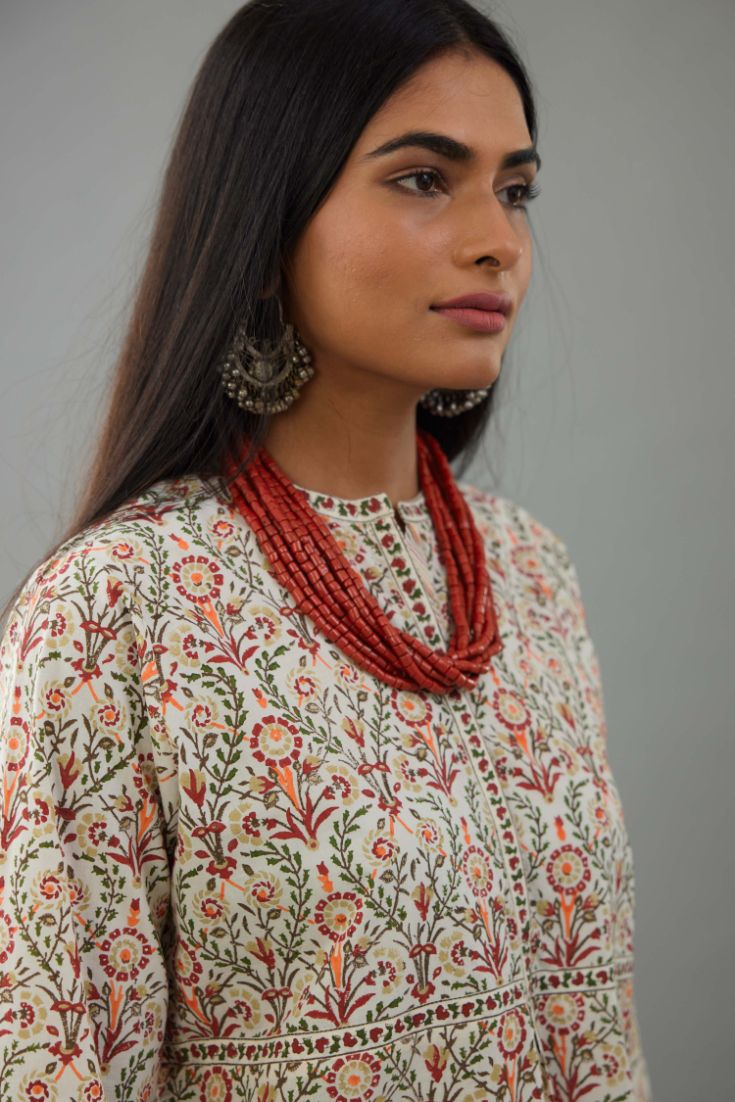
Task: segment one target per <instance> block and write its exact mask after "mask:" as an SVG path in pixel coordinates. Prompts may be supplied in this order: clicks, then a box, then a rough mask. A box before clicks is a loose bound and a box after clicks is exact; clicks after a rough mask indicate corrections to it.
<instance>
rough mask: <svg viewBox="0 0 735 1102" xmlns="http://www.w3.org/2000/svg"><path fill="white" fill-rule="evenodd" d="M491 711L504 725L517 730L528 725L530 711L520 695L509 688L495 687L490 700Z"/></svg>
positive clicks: (511, 729)
mask: <svg viewBox="0 0 735 1102" xmlns="http://www.w3.org/2000/svg"><path fill="white" fill-rule="evenodd" d="M492 706H493V711H494V712H495V715H496V716H497V717H498V719H499V720H500V722H501V723H502V724H503V726H504V727H507V728H508V729H509V730H510V731H518V730H520V729H521V728H523V727H528V725H529V723H530V722H531V713H530V712H529V710H528V708H527V706H526V705H525V704H524V702H523V700H522V699H521V697H519V696H518V694H517V693H515V692H513V691H512V690H510V689H496V690H495V692H494V693H493V700H492Z"/></svg>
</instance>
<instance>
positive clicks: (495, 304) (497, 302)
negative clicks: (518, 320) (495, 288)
mask: <svg viewBox="0 0 735 1102" xmlns="http://www.w3.org/2000/svg"><path fill="white" fill-rule="evenodd" d="M447 307H449V308H451V309H455V307H457V308H461V309H469V310H490V311H493V312H499V313H501V314H509V313H510V312H511V310H512V309H513V299H512V298H511V297H510V295H505V294H495V293H493V292H491V291H470V292H469V293H468V294H466V295H457V297H456V298H448V299H445V300H444V302H435V303H434V304H433V305H432V307H431V308H432V310H444V309H446V308H447Z"/></svg>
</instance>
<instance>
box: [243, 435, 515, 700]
mask: <svg viewBox="0 0 735 1102" xmlns="http://www.w3.org/2000/svg"><path fill="white" fill-rule="evenodd" d="M417 448H418V473H419V483H420V486H421V490H422V491H423V494H424V497H425V499H426V504H427V507H428V510H429V514H430V516H431V519H432V522H433V524H434V531H435V532H436V538H437V544H438V547H439V555H440V558H441V561H442V565H443V566H444V569H445V571H446V577H447V588H448V594H449V602H450V607H451V613H452V619H453V624H454V631H453V635H452V639H451V642H450V644H449V649H448V650H447V651H442V650H432V649H431V647H429V646H428V645H427V644H426V643H424V642H423V641H422V640H421V639H418V638H416V637H415V636H413V635H412V634H411V633H410V632H407V631H401V630H399V629H398V628H396V627H395V626H394V625H393V624H392V623H391V621H390V620H389V619H388V617H387V616H386V614H385V612H384V611H383V609H382V608H381V607H380V605H379V604H378V602H377V600H376V599H375V598H374V597H373V595H372V594H371V593H370V591H369V590H368V588H367V586H366V585H365V582H364V580H363V579H362V577H361V576H360V574H359V573H358V571H357V570H355V569H354V567H353V566H352V564H351V563H350V562H349V560H348V559H347V557H346V556H345V554H344V552H343V551H342V549H341V548H340V546H339V544H338V543H337V541H336V540H335V538H334V535H333V534H332V532H331V531H330V529H329V527H328V525H327V522H326V520H325V519H324V517H323V516H322V515H321V514H320V513H319V512H317V511H316V510H315V509H314V508H313V507H312V505H311V503H310V502H309V500H308V498H307V496H306V494H305V493H304V491H303V490H302V489H300V488H298V487H296V486H295V485H294V484H293V482H291V480H290V479H289V478H287V476H286V475H285V474H284V472H283V471H282V470H281V469H280V467H279V466H278V465H277V464H276V462H275V461H274V459H273V458H272V456H270V455H269V454H268V452H266V450H265V448H263V447H262V446H261V447H260V448H259V450H258V452H257V453H256V455H255V457H254V458H253V459H251V461H250V462H249V464H248V465H247V467H246V468H245V470H244V471H241V472H240V473H239V474H238V475H236V476H235V477H234V479H233V480H232V482H231V483H230V491H231V493H232V497H233V501H234V502H235V505H236V506H237V508H238V509H239V510H240V512H241V513H242V515H243V516H244V517H245V519H246V521H247V522H248V524H249V525H250V527H251V528H252V530H253V532H254V533H255V536H256V539H257V541H258V545H259V546H260V548H261V550H262V551H263V553H264V554H265V555H266V556H267V558H268V560H269V561H270V563H271V565H272V568H273V572H274V574H275V576H276V578H277V579H278V581H279V582H280V583H281V584H282V585H283V586H284V587H285V588H286V589H287V590H288V591H289V592H290V593H291V595H292V596H293V597H294V598H295V600H296V604H297V607H298V608H299V609H300V610H301V611H302V612H304V613H306V614H307V615H308V616H309V617H310V618H311V619H312V620H313V621H314V623H315V624H316V625H317V626H318V627H319V628H320V629H321V631H322V632H323V633H324V634H325V635H326V636H327V638H328V639H330V640H331V641H332V642H334V643H336V644H337V645H338V646H339V647H340V648H341V649H342V650H343V651H344V652H345V654H347V655H349V657H350V658H352V659H354V661H355V662H356V663H357V665H358V666H359V667H360V668H361V669H363V670H365V671H367V672H368V673H371V674H374V675H375V676H376V677H378V678H379V679H380V680H381V681H384V682H386V683H387V684H389V685H394V686H395V687H397V688H400V689H412V690H416V689H427V690H429V691H430V692H433V693H445V692H449V691H450V690H451V689H453V688H461V689H465V688H474V687H475V685H476V684H477V680H478V678H479V676H480V674H481V673H484V672H486V671H487V670H489V668H490V659H491V658H492V657H493V655H495V654H497V652H498V651H499V650H500V649H501V647H502V642H501V640H500V636H499V634H498V630H497V621H496V617H495V611H494V608H493V601H492V592H491V588H490V578H489V575H488V571H487V565H486V561H485V551H484V547H483V541H482V537H481V536H480V533H479V532H478V530H477V527H476V525H475V522H474V518H473V516H472V513H471V511H470V508H469V506H468V504H467V502H466V501H465V499H464V497H463V495H462V493H461V491H460V490H459V488H458V486H457V484H456V482H455V481H454V476H453V474H452V469H451V467H450V466H449V461H448V460H447V458H446V456H445V455H444V452H443V451H442V449H441V447H440V445H439V443H438V442H437V440H436V439H435V438H434V437H433V436H432V435H431V434H430V433H428V432H426V431H425V430H423V429H418V430H417ZM235 470H236V463H235V462H231V463H230V464H229V465H228V469H227V475H228V478H232V476H233V474H234V472H235Z"/></svg>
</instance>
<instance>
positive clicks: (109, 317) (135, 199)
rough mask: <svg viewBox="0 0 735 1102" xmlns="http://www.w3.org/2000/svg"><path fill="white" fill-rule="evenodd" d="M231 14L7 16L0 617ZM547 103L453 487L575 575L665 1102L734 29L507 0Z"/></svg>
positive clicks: (699, 702) (112, 335) (690, 1011)
mask: <svg viewBox="0 0 735 1102" xmlns="http://www.w3.org/2000/svg"><path fill="white" fill-rule="evenodd" d="M237 6H238V5H237V4H235V3H230V2H225V0H208V2H207V3H206V4H202V3H197V2H195V0H155V2H151V0H126V2H125V3H124V4H120V3H113V2H111V0H94V2H92V0H64V3H58V0H53V2H52V0H3V3H2V7H1V8H0V11H1V13H2V14H1V16H0V20H1V27H0V31H1V35H0V42H1V45H0V103H2V104H3V111H2V118H1V122H0V127H1V129H0V141H1V142H2V146H1V148H2V150H3V170H2V176H1V179H0V210H2V212H3V214H2V218H1V219H0V234H1V235H2V237H1V240H0V246H1V247H2V257H3V263H2V266H1V268H0V280H2V285H1V288H0V290H1V292H2V293H1V294H0V342H1V349H0V351H1V354H0V396H1V398H2V401H1V402H0V459H1V460H2V469H3V479H2V490H1V493H2V501H1V505H2V516H3V518H4V524H3V526H2V534H1V537H0V597H3V598H4V597H5V596H6V595H7V594H8V593H9V592H10V590H11V589H12V588H13V586H14V585H15V584H16V582H17V581H18V580H19V578H20V576H21V574H23V573H24V572H25V571H26V570H27V569H28V568H29V567H30V565H31V564H32V563H33V562H34V561H35V560H36V559H37V558H38V557H40V556H41V555H42V554H43V553H45V550H46V548H47V547H48V546H49V545H50V543H51V541H52V539H53V538H54V536H55V534H56V532H57V530H60V526H61V523H62V521H63V519H64V517H65V516H66V513H67V511H68V510H69V509H70V507H71V502H72V501H73V498H74V494H75V492H76V488H77V486H78V482H79V476H80V472H81V471H82V469H83V463H84V460H85V458H86V457H87V456H88V453H89V447H90V440H91V435H90V434H91V433H92V431H93V428H94V427H95V426H96V424H97V415H98V411H99V404H100V402H101V400H102V398H103V396H104V391H105V387H106V385H107V380H108V377H109V369H110V365H111V364H112V362H113V360H114V355H115V352H116V350H117V344H118V339H119V335H120V326H121V324H122V322H123V320H124V317H125V311H126V308H127V304H128V298H129V295H130V292H131V289H132V286H133V281H134V278H135V275H136V272H137V270H138V266H139V264H140V262H141V260H142V257H143V255H144V251H145V244H146V233H147V231H148V229H149V226H150V219H151V214H152V210H153V204H154V202H155V198H156V192H157V187H158V183H159V180H160V173H161V171H162V167H163V164H164V161H165V158H166V156H167V154H168V149H169V143H170V140H171V136H172V133H173V129H174V126H175V124H176V120H177V117H178V113H179V111H180V109H181V106H182V103H183V99H184V96H185V94H186V92H187V90H188V87H189V85H190V82H191V80H192V79H193V76H194V73H195V71H196V69H197V67H198V64H199V62H200V60H201V58H202V56H203V53H204V51H205V50H206V48H207V46H208V44H209V42H210V41H211V39H212V38H213V36H214V35H215V33H216V32H217V31H218V30H219V29H220V27H221V26H222V24H223V23H224V21H225V20H226V18H227V17H228V16H229V15H230V14H231V13H232V12H233V11H234V10H235V9H236V7H237ZM486 10H490V11H491V14H493V13H494V14H496V15H497V16H498V17H499V18H500V20H501V22H502V23H503V25H504V26H505V27H506V28H507V29H509V30H510V31H511V33H512V34H513V36H514V38H515V40H516V42H517V44H518V46H519V47H520V49H521V51H522V54H523V56H524V58H525V59H526V60H527V62H528V64H529V67H530V70H531V74H532V77H533V79H534V82H535V84H536V86H537V89H538V93H539V109H540V123H541V129H540V140H539V148H540V151H541V155H542V157H543V160H544V167H543V171H542V174H541V176H540V183H541V187H542V193H543V194H542V196H541V197H540V198H539V199H538V200H537V201H536V203H535V204H534V207H533V210H532V214H531V220H532V224H533V226H534V231H535V237H536V241H537V248H538V251H537V253H536V259H535V271H534V277H533V281H532V284H531V289H530V291H529V294H528V297H527V299H526V302H525V304H524V307H523V311H522V316H521V318H520V319H519V321H518V323H517V330H516V332H515V333H514V336H513V341H512V344H511V347H512V349H513V351H512V353H511V354H510V356H509V357H508V360H507V362H506V365H505V368H504V370H505V369H506V368H507V372H508V376H507V378H506V379H505V380H504V385H505V396H504V400H503V405H502V411H500V412H499V414H498V417H497V420H496V422H495V425H494V426H493V428H492V433H491V434H490V436H489V438H488V441H487V447H486V449H485V453H484V455H482V456H481V458H479V459H478V461H477V462H476V463H475V464H474V466H473V468H472V469H471V471H470V472H469V473H468V475H467V476H466V477H467V478H469V479H471V480H473V481H475V482H477V484H479V485H483V486H486V487H488V488H496V489H498V490H499V491H500V492H501V493H504V494H505V495H506V496H509V497H511V498H514V499H515V500H517V501H519V502H521V503H522V504H523V505H525V506H526V507H527V508H528V509H530V510H531V512H532V513H534V514H535V515H536V516H537V517H538V518H539V519H540V520H541V521H543V522H544V523H546V524H548V525H549V526H550V527H552V528H553V529H554V530H555V531H557V532H558V533H559V534H560V535H561V536H562V537H563V538H564V540H565V541H566V543H567V545H568V546H569V548H570V551H571V553H572V557H573V559H574V560H575V562H576V565H577V569H578V572H579V576H580V579H581V583H582V591H583V596H584V599H585V604H586V608H587V617H588V622H589V625H590V630H591V633H592V636H593V638H594V640H595V644H596V646H597V650H598V653H599V657H600V662H601V667H602V674H603V686H604V692H605V702H606V712H607V719H608V726H609V736H608V737H609V753H610V760H611V764H612V767H613V772H614V774H615V777H616V781H617V784H618V788H619V790H620V792H621V796H622V799H623V804H624V807H625V812H626V821H627V825H628V830H629V834H630V837H631V841H632V845H633V851H634V858H635V869H636V889H637V911H636V935H635V948H636V957H637V964H636V992H637V1003H638V1009H639V1016H640V1022H641V1033H642V1040H643V1047H644V1051H645V1053H646V1057H647V1061H648V1064H649V1070H650V1074H651V1080H652V1085H653V1092H654V1097H655V1099H656V1100H657V1102H678V1100H681V1102H685V1100H686V1102H690V1100H691V1099H694V1098H707V1099H708V1100H711V1102H716V1100H719V1099H723V1100H725V1099H729V1098H731V1097H732V1096H733V1086H732V1073H731V1072H730V1071H729V1068H730V1066H731V1047H732V1042H731V1033H732V1028H733V1024H734V1022H735V1014H734V1013H733V1005H732V989H733V980H734V979H735V975H734V974H733V972H734V968H733V963H734V959H735V954H734V953H733V939H732V929H733V914H734V912H735V893H734V892H733V860H732V840H733V806H735V800H733V795H732V790H733V777H734V776H735V770H734V768H733V767H734V766H735V760H734V755H733V721H732V715H733V712H734V711H735V707H734V706H735V701H734V700H733V682H734V681H735V677H734V676H733V675H734V674H735V664H734V663H733V655H732V643H731V640H732V625H733V623H735V607H733V606H734V603H735V602H734V601H733V589H734V587H733V581H732V566H733V550H734V545H735V539H734V532H733V528H734V518H735V510H733V495H732V484H733V470H734V465H733V459H734V456H733V433H732V431H731V425H732V420H733V412H734V410H735V393H734V387H733V368H734V367H735V364H734V363H733V352H732V347H733V335H732V334H733V327H732V321H733V305H734V302H733V275H732V267H733V256H734V255H735V217H734V215H733V209H732V198H731V195H732V181H733V177H734V174H735V140H734V139H733V118H735V71H734V70H733V66H732V56H733V50H734V49H735V6H734V5H733V4H732V3H731V2H729V0H699V2H698V3H697V4H692V3H690V2H689V0H666V2H664V0H616V2H615V3H614V4H612V3H609V2H608V0H554V2H553V3H549V0H512V2H511V0H506V3H504V4H495V5H494V6H493V8H492V9H487V8H486Z"/></svg>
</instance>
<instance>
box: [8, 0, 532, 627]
mask: <svg viewBox="0 0 735 1102" xmlns="http://www.w3.org/2000/svg"><path fill="white" fill-rule="evenodd" d="M463 47H475V48H476V49H479V50H481V51H482V52H484V53H485V54H486V55H487V56H488V57H489V58H491V59H492V60H493V61H495V62H497V63H498V64H499V65H501V66H502V67H503V68H504V69H505V70H506V72H508V73H509V75H510V76H511V77H512V79H513V81H514V82H515V85H516V87H517V88H518V92H519V94H520V97H521V100H522V103H523V109H524V113H525V119H526V124H527V126H528V130H529V133H530V135H531V138H532V141H533V142H534V143H535V142H536V137H537V119H536V109H535V105H534V99H533V95H532V90H531V82H530V79H529V76H528V74H527V72H526V70H525V68H524V66H523V64H522V62H521V60H520V58H519V56H518V54H517V52H516V50H515V49H514V47H513V45H512V44H511V42H510V40H509V38H508V36H507V34H506V33H505V32H504V31H502V30H501V28H500V27H499V26H498V25H497V24H496V23H495V22H494V21H492V20H491V19H489V18H488V17H487V16H486V15H484V14H483V13H482V12H480V11H479V10H478V9H476V8H475V7H473V6H472V5H471V4H470V3H467V2H466V0H251V2H250V3H247V4H245V5H244V6H243V7H241V8H240V9H239V10H238V11H237V12H236V13H235V14H234V15H233V16H232V18H231V19H230V20H229V21H228V23H227V24H226V25H225V26H224V27H223V29H222V30H221V31H220V33H219V34H218V35H217V37H216V38H215V39H214V41H213V42H212V44H211V46H210V47H209V49H208V50H207V53H206V55H205V57H204V60H203V62H202V64H201V66H200V68H199V71H198V73H197V76H196V78H195V80H194V83H193V85H192V87H191V90H190V93H189V96H188V99H187V101H186V102H185V104H184V107H183V111H182V115H181V119H180V121H179V124H178V128H177V132H176V134H175V137H174V141H173V146H172V149H171V153H170V157H169V159H168V163H167V165H166V169H165V172H164V176H163V181H162V186H161V194H160V198H159V201H158V206H157V211H156V216H155V221H154V224H153V230H152V234H151V240H150V245H149V249H148V254H147V257H146V260H145V264H144V266H143V269H142V272H141V275H140V279H139V283H138V285H137V288H136V291H135V294H134V297H133V300H132V308H131V310H130V317H129V320H128V323H127V331H126V333H125V335H124V339H123V342H122V345H121V349H120V354H119V357H118V360H117V363H116V365H115V368H114V372H113V375H112V379H111V387H110V393H109V397H108V400H107V411H106V414H105V416H104V418H103V420H102V424H101V427H100V431H99V435H98V438H97V442H96V445H95V449H94V452H93V456H92V460H91V464H90V470H89V473H88V475H87V477H86V479H85V480H84V483H83V485H84V491H83V495H82V498H81V500H80V501H79V502H78V504H77V506H76V510H75V515H74V516H73V518H72V519H71V521H70V522H69V525H68V526H67V529H66V530H65V532H64V533H63V535H62V536H61V537H60V539H58V540H57V542H56V544H55V547H54V550H56V549H58V548H59V547H60V546H61V544H62V543H65V542H66V541H67V540H68V539H70V538H71V536H73V535H74V534H76V533H78V532H79V531H80V530H81V529H83V528H85V527H86V526H87V525H90V524H93V523H96V522H98V521H100V520H101V519H103V518H104V517H105V516H107V515H108V514H109V513H111V512H112V511H113V510H114V509H116V508H117V507H118V506H119V505H121V504H123V503H124V502H125V501H126V500H127V499H129V498H131V497H133V496H135V495H137V494H139V493H141V492H143V491H145V490H146V489H147V488H149V487H150V486H152V485H153V484H154V483H155V482H157V481H159V480H161V479H165V478H169V477H175V476H185V475H189V474H194V475H199V476H200V477H201V478H202V479H204V480H205V481H206V482H208V481H209V479H217V478H220V477H221V476H222V473H223V464H224V461H225V458H226V456H228V455H229V454H231V453H232V451H233V447H234V446H235V445H236V444H237V441H242V439H243V437H247V438H249V439H250V440H251V441H252V444H251V448H250V452H249V453H248V455H247V457H246V458H245V460H244V462H248V461H249V459H250V458H251V457H252V454H253V453H254V451H255V449H256V448H257V447H258V446H259V445H260V443H261V442H262V441H263V439H264V438H265V434H266V431H267V425H268V415H258V414H249V413H245V412H244V411H243V410H241V409H240V408H239V407H238V406H237V405H236V403H235V402H234V401H233V399H232V398H230V397H228V396H227V394H226V393H225V392H224V389H223V387H222V385H221V383H220V380H219V376H218V375H217V374H216V371H215V368H216V365H217V364H218V363H219V362H220V360H221V358H222V357H223V355H224V353H225V351H226V349H227V348H228V346H229V343H230V341H231V339H232V336H233V332H234V330H235V327H236V325H237V324H239V323H241V322H244V323H245V324H246V326H247V331H248V333H250V334H252V335H253V336H254V337H255V338H256V339H257V338H259V337H260V338H269V339H273V338H274V337H275V336H276V335H277V322H278V318H277V316H276V313H275V312H274V308H273V307H274V300H273V299H264V298H262V297H259V296H261V295H262V294H263V293H264V291H265V289H266V288H268V287H269V286H272V285H273V284H274V283H275V284H277V283H278V282H279V279H280V274H281V271H282V266H283V265H284V263H285V262H286V261H287V258H288V256H289V254H290V251H291V249H292V248H293V246H294V244H295V243H296V241H297V240H298V238H299V235H300V234H301V233H302V231H303V230H304V228H305V226H306V225H307V223H308V222H309V220H310V218H311V217H312V215H313V214H314V213H315V211H316V210H317V208H318V207H319V205H320V204H321V202H322V201H323V199H324V198H325V196H326V195H327V193H328V192H329V190H330V188H331V187H332V185H333V183H334V182H335V180H336V178H337V176H338V174H339V172H340V170H341V168H342V166H343V164H344V162H345V160H346V159H347V157H348V155H349V153H350V150H351V148H352V146H353V145H354V144H355V142H356V141H357V139H358V137H359V135H360V133H361V131H362V130H363V128H364V127H365V125H366V124H367V122H368V121H369V119H370V118H371V116H372V115H373V114H374V113H375V112H376V111H377V110H378V109H379V108H380V107H381V105H382V104H383V103H384V102H385V101H386V99H387V98H388V97H389V96H390V95H391V94H392V93H393V92H395V91H396V89H398V88H399V87H400V86H401V85H402V84H403V83H404V82H405V81H407V80H408V78H410V77H411V75H412V74H413V73H414V72H415V70H416V69H418V68H419V66H421V65H422V64H423V63H424V62H426V61H427V60H429V59H430V58H432V57H434V56H436V55H437V54H439V53H441V52H443V51H447V50H451V49H457V48H463ZM495 389H496V388H495V387H493V388H492V389H491V390H490V393H489V395H488V397H487V398H486V399H484V400H483V402H481V403H480V404H479V405H477V406H475V407H474V408H473V409H471V410H468V411H467V412H465V413H462V414H459V415H457V416H454V417H447V418H441V417H437V416H434V415H432V414H431V413H430V412H429V411H428V410H426V409H425V408H424V407H423V406H421V405H420V404H417V425H418V426H419V427H422V428H425V429H426V430H428V431H429V432H431V433H432V434H433V435H434V436H435V437H436V438H437V440H438V441H439V443H440V445H441V447H442V449H443V450H444V452H445V454H446V455H447V457H448V458H449V459H450V460H452V459H454V458H455V457H457V456H460V455H461V457H462V461H463V463H465V462H466V461H469V459H470V457H471V454H472V452H473V451H474V449H475V447H476V446H477V444H478V443H479V441H480V439H481V437H482V435H483V430H484V428H485V426H486V424H487V422H488V419H489V417H490V413H491V409H492V405H493V394H494V391H495ZM52 553H53V552H47V553H46V555H45V556H44V559H45V558H46V557H49V556H50V555H51V554H52ZM42 561H43V560H39V563H40V562H42ZM39 563H37V564H36V565H39ZM27 577H28V575H26V578H27ZM22 584H23V583H21V586H19V587H18V589H16V591H15V593H14V594H13V595H12V596H11V598H10V600H9V602H8V603H7V604H6V606H5V609H4V610H3V612H4V613H7V610H8V608H9V606H10V604H11V603H12V601H13V600H14V598H15V597H17V595H18V593H19V592H20V589H21V588H22Z"/></svg>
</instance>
